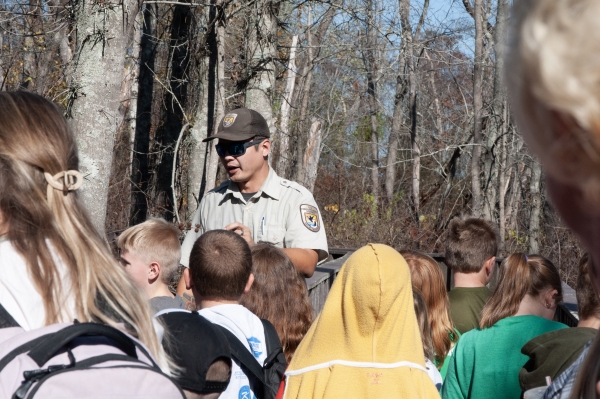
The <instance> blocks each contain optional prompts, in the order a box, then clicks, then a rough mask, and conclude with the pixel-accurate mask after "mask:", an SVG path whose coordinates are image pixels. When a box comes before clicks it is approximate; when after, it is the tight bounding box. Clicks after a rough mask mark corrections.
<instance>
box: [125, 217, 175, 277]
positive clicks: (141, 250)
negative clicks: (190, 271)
mask: <svg viewBox="0 0 600 399" xmlns="http://www.w3.org/2000/svg"><path fill="white" fill-rule="evenodd" d="M117 246H118V247H119V249H120V250H121V251H127V252H133V253H134V254H135V256H137V257H139V258H140V259H142V260H143V261H144V263H147V264H148V265H149V264H150V263H152V262H157V263H158V264H159V265H160V270H161V271H160V279H161V281H162V282H163V283H165V284H167V285H168V284H170V283H171V279H172V278H173V276H174V275H175V273H176V272H177V266H179V260H180V259H181V245H180V244H179V229H178V228H177V227H175V225H173V224H171V223H169V222H167V221H166V220H164V219H158V218H157V219H148V220H146V221H145V222H143V223H140V224H138V225H135V226H133V227H130V228H128V229H127V230H125V231H124V232H123V233H121V235H120V236H119V239H118V240H117Z"/></svg>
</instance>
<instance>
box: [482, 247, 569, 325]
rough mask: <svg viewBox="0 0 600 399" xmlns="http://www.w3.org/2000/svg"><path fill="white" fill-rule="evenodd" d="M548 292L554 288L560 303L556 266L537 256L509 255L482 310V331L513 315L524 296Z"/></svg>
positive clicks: (560, 293) (560, 287)
mask: <svg viewBox="0 0 600 399" xmlns="http://www.w3.org/2000/svg"><path fill="white" fill-rule="evenodd" d="M547 289H555V290H556V291H557V295H556V297H555V299H556V302H557V303H558V302H560V301H561V300H562V285H561V281H560V275H559V273H558V270H557V269H556V267H555V266H554V265H553V264H552V262H550V261H549V260H548V259H546V258H544V257H543V256H540V255H530V256H529V257H527V256H525V254H522V253H514V254H511V255H509V256H508V257H507V258H506V259H505V260H504V261H503V262H502V265H501V266H500V278H499V281H498V285H497V286H496V289H495V290H494V293H493V294H492V297H491V298H490V299H489V300H488V302H487V304H486V305H485V306H484V307H483V310H482V311H481V321H480V322H479V326H480V327H481V328H488V327H491V326H493V325H494V324H496V323H497V322H498V321H499V320H502V319H504V318H506V317H509V316H513V315H515V314H516V313H517V311H518V310H519V305H520V304H521V301H522V300H523V298H525V295H529V296H532V297H535V296H538V295H540V294H542V293H543V292H544V291H545V290H547Z"/></svg>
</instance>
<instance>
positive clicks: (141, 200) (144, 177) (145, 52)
mask: <svg viewBox="0 0 600 399" xmlns="http://www.w3.org/2000/svg"><path fill="white" fill-rule="evenodd" d="M156 13H157V5H156V4H145V5H144V9H143V12H142V14H143V25H142V37H141V43H140V47H141V50H140V72H139V74H140V75H139V79H138V97H137V118H136V119H137V121H136V125H135V139H134V142H133V161H132V167H131V183H132V204H131V216H130V220H131V222H130V224H131V225H136V224H138V223H141V222H143V221H144V220H146V216H147V215H148V200H147V195H148V181H149V180H150V172H149V170H148V153H149V152H150V129H151V127H152V99H153V98H154V97H153V90H154V62H155V57H156V51H155V49H156V43H155V38H156V37H157V34H156Z"/></svg>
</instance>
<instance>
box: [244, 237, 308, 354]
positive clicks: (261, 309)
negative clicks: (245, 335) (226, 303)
mask: <svg viewBox="0 0 600 399" xmlns="http://www.w3.org/2000/svg"><path fill="white" fill-rule="evenodd" d="M252 272H253V273H254V284H253V285H252V288H251V289H250V291H249V292H248V293H247V294H244V295H243V296H242V300H241V301H240V303H241V304H242V305H244V306H245V307H246V308H248V309H249V310H250V311H251V312H252V313H254V314H255V315H257V316H258V317H260V318H263V319H267V320H269V321H270V322H271V323H272V324H273V325H274V326H275V329H276V330H277V334H278V335H279V338H280V339H281V344H282V346H283V352H284V354H285V358H286V360H287V361H288V364H289V362H290V361H291V360H292V357H293V355H294V352H295V351H296V348H297V347H298V345H299V344H300V341H301V340H302V338H303V337H304V334H306V332H307V331H308V329H309V328H310V325H311V324H312V322H313V309H312V306H311V304H310V301H309V299H308V290H307V288H306V283H305V282H304V278H303V277H302V275H301V274H300V273H299V272H298V271H296V268H295V267H294V264H293V263H292V261H291V260H290V258H288V257H287V255H286V254H285V253H284V252H283V251H282V250H280V249H278V248H275V247H273V246H271V245H267V244H258V245H256V246H254V247H253V248H252Z"/></svg>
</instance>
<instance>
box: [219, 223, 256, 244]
mask: <svg viewBox="0 0 600 399" xmlns="http://www.w3.org/2000/svg"><path fill="white" fill-rule="evenodd" d="M225 230H229V231H233V232H236V233H238V234H239V235H240V236H242V238H243V239H244V240H246V242H247V243H248V245H249V246H251V247H253V246H254V245H255V243H254V240H253V239H252V233H251V232H250V229H249V228H248V227H246V226H244V225H243V224H241V223H238V222H235V223H231V224H228V225H227V226H225Z"/></svg>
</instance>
